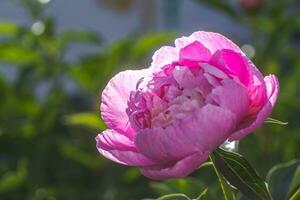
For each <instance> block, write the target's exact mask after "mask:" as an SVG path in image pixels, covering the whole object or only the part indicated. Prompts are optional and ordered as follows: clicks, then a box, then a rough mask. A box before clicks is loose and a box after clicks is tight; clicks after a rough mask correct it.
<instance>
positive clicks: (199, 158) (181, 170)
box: [141, 152, 210, 180]
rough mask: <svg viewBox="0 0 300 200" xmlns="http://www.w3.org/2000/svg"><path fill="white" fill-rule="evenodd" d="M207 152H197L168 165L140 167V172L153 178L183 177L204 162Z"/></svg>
mask: <svg viewBox="0 0 300 200" xmlns="http://www.w3.org/2000/svg"><path fill="white" fill-rule="evenodd" d="M209 153H210V152H205V153H200V152H197V153H194V154H191V155H189V156H187V157H185V158H183V159H182V160H179V161H177V162H176V163H174V164H171V165H168V166H163V165H162V166H159V165H158V166H152V167H142V169H141V173H142V174H143V175H145V176H147V177H148V178H151V179H155V180H163V179H169V178H180V177H185V176H187V175H189V174H190V173H192V172H193V171H195V170H196V169H197V168H198V167H199V165H200V164H201V163H203V162H205V160H207V157H208V155H209Z"/></svg>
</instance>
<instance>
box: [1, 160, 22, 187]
mask: <svg viewBox="0 0 300 200" xmlns="http://www.w3.org/2000/svg"><path fill="white" fill-rule="evenodd" d="M26 176H27V162H26V160H21V161H20V162H19V164H18V168H17V170H16V171H8V172H6V173H5V174H3V175H2V176H1V177H0V193H2V192H6V191H10V190H13V189H16V188H18V187H19V186H20V185H21V184H22V183H23V182H24V181H25V179H26Z"/></svg>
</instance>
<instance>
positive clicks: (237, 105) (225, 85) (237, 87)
mask: <svg viewBox="0 0 300 200" xmlns="http://www.w3.org/2000/svg"><path fill="white" fill-rule="evenodd" d="M221 83H222V85H221V86H218V87H216V88H214V89H213V90H212V92H211V93H210V94H209V95H208V96H207V98H206V101H207V102H212V103H216V104H218V105H220V106H221V107H222V108H224V109H228V110H230V111H231V112H232V113H235V114H236V116H237V119H238V120H240V119H241V118H242V117H244V116H245V114H246V113H247V111H248V106H249V100H248V94H247V88H246V87H245V86H243V85H241V84H238V83H236V82H235V81H233V80H230V79H225V80H223V81H221Z"/></svg>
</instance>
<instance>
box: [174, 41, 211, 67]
mask: <svg viewBox="0 0 300 200" xmlns="http://www.w3.org/2000/svg"><path fill="white" fill-rule="evenodd" d="M179 57H180V59H181V60H191V61H202V62H207V61H209V59H210V57H211V53H210V51H209V50H208V49H207V48H206V47H205V46H203V45H202V44H201V43H200V42H198V41H195V42H193V43H191V44H189V45H187V46H185V47H183V48H182V49H180V56H179Z"/></svg>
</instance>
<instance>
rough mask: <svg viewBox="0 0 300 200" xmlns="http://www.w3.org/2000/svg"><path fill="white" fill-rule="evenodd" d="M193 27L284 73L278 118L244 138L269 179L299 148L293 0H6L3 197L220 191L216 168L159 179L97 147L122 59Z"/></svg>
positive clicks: (128, 64)
mask: <svg viewBox="0 0 300 200" xmlns="http://www.w3.org/2000/svg"><path fill="white" fill-rule="evenodd" d="M197 30H205V31H214V32H219V33H222V34H224V35H225V36H227V37H229V38H231V39H232V40H233V41H234V42H236V43H237V44H238V45H239V46H240V47H242V49H243V51H244V52H245V53H246V54H247V55H248V56H249V57H250V58H252V60H253V61H254V63H255V64H256V65H257V67H258V68H259V69H260V70H261V71H263V73H264V74H265V75H267V74H269V73H274V74H276V75H277V76H278V77H279V80H280V84H281V92H280V95H279V99H278V101H277V105H276V108H275V110H274V111H273V113H272V117H273V118H276V119H279V120H282V121H287V122H288V125H286V126H280V125H277V124H268V123H265V124H264V125H263V126H262V127H261V128H259V129H258V130H257V131H256V132H255V133H254V134H251V135H249V136H248V137H246V138H244V139H243V140H242V141H241V142H240V149H239V152H240V153H241V154H243V155H244V156H245V157H246V158H247V159H248V160H249V161H250V163H251V164H252V165H253V167H254V168H255V169H257V170H258V172H259V174H260V175H261V176H262V177H263V178H265V177H266V176H267V173H268V171H269V170H270V168H271V167H272V166H274V165H276V164H278V163H282V162H287V161H290V160H293V159H295V158H299V157H300V148H299V145H300V134H299V132H300V56H299V52H300V2H299V1H297V0H228V1H219V0H185V1H183V0H86V1H79V0H0V199H1V200H19V199H28V200H60V199H62V200H83V199H84V200H95V199H99V200H113V199H118V200H135V199H137V200H138V199H144V198H156V197H158V196H161V195H164V194H168V193H173V192H182V193H185V194H187V195H189V196H190V197H192V198H195V197H196V196H198V195H199V194H200V193H201V191H203V190H204V189H205V188H206V187H208V193H207V195H206V197H205V199H222V197H221V196H220V195H221V192H220V188H219V186H218V183H217V181H216V177H215V175H214V172H213V170H212V169H211V168H209V167H204V168H203V169H201V170H198V171H197V172H195V173H193V174H192V175H191V176H189V177H188V178H186V179H178V180H169V181H164V182H154V181H151V180H149V179H146V178H145V177H143V176H141V175H140V174H139V171H138V169H136V168H134V167H125V166H120V165H118V164H115V163H113V162H111V161H109V160H107V159H105V158H104V157H102V156H100V155H99V153H98V152H97V149H96V147H95V139H94V138H95V136H96V135H97V133H99V132H101V131H102V130H104V129H105V128H106V127H105V125H104V124H103V122H102V121H101V119H100V117H99V108H98V107H99V99H100V98H99V97H100V94H101V90H102V89H103V87H104V86H105V85H106V83H107V81H108V80H109V79H110V78H111V77H112V76H113V75H114V74H115V73H117V72H119V71H121V70H124V69H128V68H129V69H136V68H144V67H147V66H149V65H150V62H151V55H152V54H153V52H154V51H155V50H156V49H158V48H159V47H160V46H162V45H165V44H171V45H172V43H173V41H174V39H175V38H176V37H178V36H182V35H189V34H191V33H192V32H194V31H197Z"/></svg>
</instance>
